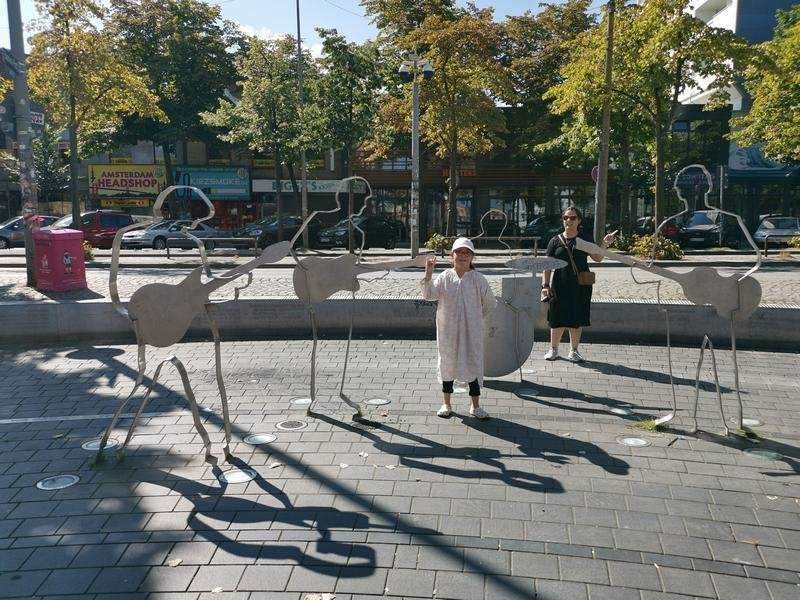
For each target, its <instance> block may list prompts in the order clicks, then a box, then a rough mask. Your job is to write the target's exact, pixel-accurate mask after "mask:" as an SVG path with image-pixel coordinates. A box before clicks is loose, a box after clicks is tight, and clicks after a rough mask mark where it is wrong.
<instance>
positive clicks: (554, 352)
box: [544, 347, 558, 360]
mask: <svg viewBox="0 0 800 600" xmlns="http://www.w3.org/2000/svg"><path fill="white" fill-rule="evenodd" d="M557 358H558V348H552V347H551V348H550V350H548V351H547V353H546V354H545V355H544V359H545V360H556V359H557Z"/></svg>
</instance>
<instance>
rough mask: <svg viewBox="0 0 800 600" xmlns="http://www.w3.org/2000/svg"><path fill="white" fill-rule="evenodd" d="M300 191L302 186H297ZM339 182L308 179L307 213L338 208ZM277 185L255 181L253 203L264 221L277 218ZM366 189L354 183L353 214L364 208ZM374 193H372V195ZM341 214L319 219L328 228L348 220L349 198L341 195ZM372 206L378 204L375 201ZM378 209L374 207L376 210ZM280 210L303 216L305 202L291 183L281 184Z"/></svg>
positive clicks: (285, 180) (285, 213) (362, 184)
mask: <svg viewBox="0 0 800 600" xmlns="http://www.w3.org/2000/svg"><path fill="white" fill-rule="evenodd" d="M297 185H298V188H299V186H300V182H299V181H298V182H297ZM340 185H341V181H340V180H339V179H309V180H307V188H306V189H307V192H308V194H307V195H308V211H309V213H311V212H313V211H315V210H319V211H328V210H331V209H333V208H335V207H336V191H337V190H339V189H340ZM277 190H278V183H277V181H276V180H275V179H253V203H254V204H255V206H256V207H258V210H259V212H260V214H262V215H263V217H262V218H268V217H274V216H275V215H277V213H278V205H277ZM366 191H367V186H366V185H364V183H363V182H361V181H355V182H353V193H354V195H355V197H354V202H355V205H354V210H355V211H358V210H360V209H361V207H362V206H363V204H362V203H363V201H364V195H365V194H366ZM374 194H375V190H373V195H374ZM339 202H340V203H341V205H342V206H341V208H340V210H339V211H338V212H337V213H335V214H330V215H320V219H321V220H322V221H323V222H324V223H326V224H333V223H335V222H336V221H338V220H340V219H343V218H345V217H346V216H347V202H348V194H347V193H346V192H343V193H341V194H339ZM373 202H376V200H375V198H373ZM374 208H375V205H373V210H374ZM281 210H282V213H283V215H284V216H301V215H302V212H303V211H302V201H301V194H300V190H299V189H298V190H295V189H294V186H293V185H292V182H291V181H290V180H288V179H282V180H281Z"/></svg>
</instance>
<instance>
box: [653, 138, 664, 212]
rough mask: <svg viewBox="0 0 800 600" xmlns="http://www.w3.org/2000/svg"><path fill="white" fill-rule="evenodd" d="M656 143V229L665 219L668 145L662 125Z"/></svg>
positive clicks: (654, 210)
mask: <svg viewBox="0 0 800 600" xmlns="http://www.w3.org/2000/svg"><path fill="white" fill-rule="evenodd" d="M655 129H656V131H655V142H656V177H655V188H656V189H655V201H654V206H653V216H654V217H655V223H656V227H658V225H659V224H660V223H661V220H662V219H663V218H664V200H665V198H664V176H665V173H664V146H665V144H666V140H665V137H666V136H665V134H664V128H663V127H661V126H660V125H656V126H655Z"/></svg>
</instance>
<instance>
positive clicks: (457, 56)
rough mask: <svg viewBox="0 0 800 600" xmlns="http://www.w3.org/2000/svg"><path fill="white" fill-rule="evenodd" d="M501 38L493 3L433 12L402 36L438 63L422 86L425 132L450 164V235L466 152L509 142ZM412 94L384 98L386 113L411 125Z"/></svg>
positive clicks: (487, 150) (507, 90)
mask: <svg viewBox="0 0 800 600" xmlns="http://www.w3.org/2000/svg"><path fill="white" fill-rule="evenodd" d="M501 41H502V40H501V29H500V26H499V25H497V24H496V23H495V22H494V21H493V20H492V11H491V9H486V10H479V9H477V8H475V7H474V6H471V5H470V6H468V7H467V8H466V9H464V10H462V11H460V12H459V14H458V16H457V18H454V19H446V18H443V17H441V16H438V15H433V16H429V17H428V18H426V19H425V20H424V21H423V23H422V25H421V26H420V27H419V28H418V29H416V30H414V31H412V32H410V33H409V34H407V35H406V36H404V37H403V38H402V39H401V44H402V46H403V47H405V48H409V49H414V48H425V49H426V50H425V53H424V57H425V58H427V59H428V60H430V61H431V62H432V64H433V68H434V76H433V78H432V79H431V80H430V81H427V82H425V83H424V84H423V85H421V86H420V104H421V106H422V113H421V116H420V132H421V135H422V138H423V140H424V141H425V142H426V144H427V146H428V147H429V148H431V149H432V150H433V151H434V152H435V154H436V156H438V157H439V158H441V159H445V160H447V162H448V165H449V173H450V175H449V178H448V187H447V202H446V207H447V210H446V220H447V224H446V233H447V235H453V234H454V233H455V225H456V196H457V194H458V188H459V170H460V165H461V160H462V158H463V157H465V156H475V155H477V154H488V153H490V152H491V151H492V150H494V149H496V148H499V147H502V146H503V144H504V141H503V139H502V137H501V134H502V133H504V132H505V130H506V129H505V118H504V116H503V112H502V110H501V109H500V108H499V107H498V105H497V99H498V98H504V97H508V96H509V95H510V94H511V82H510V80H509V77H508V74H507V71H506V69H505V68H504V67H503V66H502V65H501V64H500V63H499V61H498V55H499V49H500V45H501ZM410 96H411V90H410V86H408V85H407V86H406V89H405V95H404V96H403V97H402V98H400V99H388V100H387V101H386V102H384V103H383V104H382V110H383V115H384V118H387V119H393V120H394V121H395V123H396V126H402V127H403V128H404V129H405V130H408V127H409V125H410V114H411V98H410ZM401 119H402V120H401Z"/></svg>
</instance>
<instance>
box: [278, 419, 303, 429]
mask: <svg viewBox="0 0 800 600" xmlns="http://www.w3.org/2000/svg"><path fill="white" fill-rule="evenodd" d="M275 427H277V428H278V429H280V430H281V431H297V430H298V429H305V428H306V427H308V423H306V422H305V421H281V422H280V423H278V424H277V425H275Z"/></svg>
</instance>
